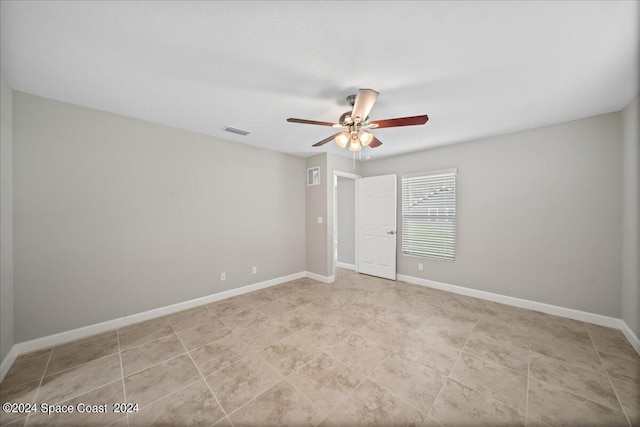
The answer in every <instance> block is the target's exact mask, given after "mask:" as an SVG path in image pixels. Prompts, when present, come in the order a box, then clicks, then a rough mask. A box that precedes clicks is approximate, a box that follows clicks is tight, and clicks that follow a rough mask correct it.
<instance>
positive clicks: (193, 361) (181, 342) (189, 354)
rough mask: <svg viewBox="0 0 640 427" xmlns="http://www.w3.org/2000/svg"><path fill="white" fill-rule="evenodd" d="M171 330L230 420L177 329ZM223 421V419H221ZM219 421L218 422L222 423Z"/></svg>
mask: <svg viewBox="0 0 640 427" xmlns="http://www.w3.org/2000/svg"><path fill="white" fill-rule="evenodd" d="M171 329H173V332H174V333H175V334H176V336H177V337H178V339H179V340H180V344H182V347H183V348H184V349H185V351H186V352H187V355H188V356H189V359H191V363H193V366H195V367H196V369H197V371H198V374H200V378H201V379H202V381H204V383H205V385H206V386H207V388H208V389H209V391H210V392H211V394H212V395H213V398H214V399H215V400H216V402H217V403H218V406H220V409H222V413H223V414H224V416H225V417H226V418H227V419H229V415H228V414H227V411H225V409H224V408H223V407H222V404H221V403H220V401H219V400H218V397H217V396H216V394H215V393H214V392H213V390H212V389H211V386H210V385H209V383H208V382H207V380H206V379H205V378H204V375H203V374H202V371H201V370H200V368H199V367H198V365H197V364H196V361H195V360H193V357H192V356H191V353H189V349H187V346H186V345H184V342H183V341H182V338H180V335H178V333H177V332H176V330H175V328H174V327H173V325H171ZM220 420H222V418H221V419H220ZM220 420H217V421H216V422H218V421H220ZM229 423H230V424H231V425H232V426H233V423H231V420H229Z"/></svg>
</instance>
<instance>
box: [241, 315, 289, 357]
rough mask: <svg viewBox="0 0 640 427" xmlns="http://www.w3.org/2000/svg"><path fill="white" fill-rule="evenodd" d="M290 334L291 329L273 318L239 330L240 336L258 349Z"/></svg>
mask: <svg viewBox="0 0 640 427" xmlns="http://www.w3.org/2000/svg"><path fill="white" fill-rule="evenodd" d="M290 334H291V331H290V330H288V329H287V328H285V327H284V326H282V325H280V324H279V323H277V322H276V321H275V320H272V319H268V320H266V321H264V322H262V323H260V324H259V325H256V326H253V327H249V328H244V329H240V330H238V331H237V335H238V337H240V338H242V339H243V340H244V341H245V342H246V343H247V344H249V346H250V347H251V348H253V349H256V350H259V349H262V348H265V347H266V346H268V345H270V344H273V343H275V342H276V341H279V340H281V339H282V338H284V337H286V336H288V335H290Z"/></svg>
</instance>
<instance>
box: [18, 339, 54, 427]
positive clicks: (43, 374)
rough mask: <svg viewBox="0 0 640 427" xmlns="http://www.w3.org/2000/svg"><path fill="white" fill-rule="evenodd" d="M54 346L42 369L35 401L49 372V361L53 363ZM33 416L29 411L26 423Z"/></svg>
mask: <svg viewBox="0 0 640 427" xmlns="http://www.w3.org/2000/svg"><path fill="white" fill-rule="evenodd" d="M54 348H55V346H54V347H51V353H49V358H48V359H47V364H46V365H44V371H42V376H41V377H40V382H39V383H38V390H37V391H36V395H35V396H33V403H36V404H37V402H38V394H40V388H41V387H42V382H43V381H44V379H45V375H46V374H47V369H49V363H51V359H52V358H53V349H54ZM30 416H31V413H28V414H27V416H26V417H25V419H24V425H25V426H26V425H27V421H29V417H30Z"/></svg>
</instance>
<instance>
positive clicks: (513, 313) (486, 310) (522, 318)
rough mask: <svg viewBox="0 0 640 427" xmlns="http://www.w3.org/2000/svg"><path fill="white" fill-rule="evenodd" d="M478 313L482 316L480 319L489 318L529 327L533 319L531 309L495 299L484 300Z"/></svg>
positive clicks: (489, 319)
mask: <svg viewBox="0 0 640 427" xmlns="http://www.w3.org/2000/svg"><path fill="white" fill-rule="evenodd" d="M477 313H478V315H479V317H480V319H479V320H480V321H482V320H488V321H494V322H503V323H509V324H518V325H523V326H527V327H528V326H529V323H530V320H531V310H527V309H524V308H520V307H513V306H510V305H506V304H500V303H497V302H493V301H482V304H481V307H480V308H479V309H478V311H477Z"/></svg>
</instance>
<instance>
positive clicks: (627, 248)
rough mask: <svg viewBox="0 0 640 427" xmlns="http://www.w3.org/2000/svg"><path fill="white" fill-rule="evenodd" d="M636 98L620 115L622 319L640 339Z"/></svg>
mask: <svg viewBox="0 0 640 427" xmlns="http://www.w3.org/2000/svg"><path fill="white" fill-rule="evenodd" d="M638 102H639V101H638V95H636V97H635V98H634V99H633V101H632V102H631V103H630V104H629V105H628V106H627V107H626V108H625V109H624V110H623V111H622V125H623V135H624V151H623V152H624V160H623V168H622V170H623V177H624V178H623V193H624V196H623V198H624V206H623V221H622V227H623V234H622V257H623V258H622V318H623V319H624V321H625V322H626V323H627V325H629V327H630V328H631V329H632V330H633V332H634V333H635V334H636V336H638V337H640V268H639V266H638V264H640V251H639V247H640V227H638V222H640V133H639V132H638V120H639V118H640V109H639V107H638Z"/></svg>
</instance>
